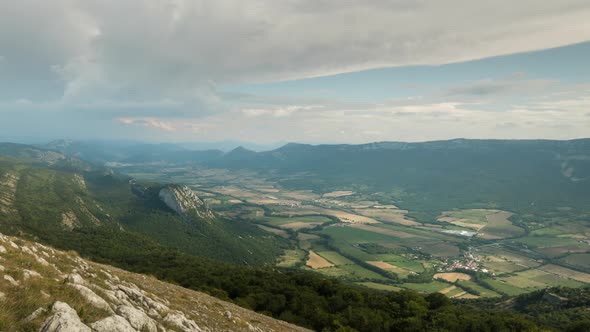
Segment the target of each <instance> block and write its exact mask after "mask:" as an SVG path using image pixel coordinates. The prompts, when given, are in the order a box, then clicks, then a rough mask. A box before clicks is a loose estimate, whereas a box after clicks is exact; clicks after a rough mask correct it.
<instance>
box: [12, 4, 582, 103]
mask: <svg viewBox="0 0 590 332" xmlns="http://www.w3.org/2000/svg"><path fill="white" fill-rule="evenodd" d="M589 16H590V4H589V3H588V2H587V1H585V0H563V1H559V2H556V1H543V2H539V1H534V0H527V1H518V2H514V1H508V0H498V1H494V2H493V3H490V2H485V1H468V0H449V1H444V2H443V1H408V0H398V1H363V2H358V1H345V2H343V1H328V0H324V1H316V0H314V1H311V0H303V1H271V0H254V1H248V2H244V1H238V0H215V1H212V0H209V1H206V0H190V1H189V0H161V1H143V0H126V1H102V0H84V1H74V0H57V1H51V2H46V1H43V2H38V1H32V0H18V1H17V0H8V1H2V2H1V3H0V49H2V50H8V53H7V54H3V56H4V57H5V58H6V59H5V61H8V62H9V63H10V64H11V66H13V68H14V69H13V72H12V74H13V75H12V77H10V76H5V77H6V79H9V78H14V77H16V76H21V77H22V78H23V79H31V80H33V79H39V78H40V77H39V76H43V77H44V78H45V79H47V80H51V78H53V79H55V77H52V76H51V75H52V73H53V75H55V74H56V73H57V74H59V77H60V78H62V79H63V80H64V85H65V87H64V90H63V91H62V92H63V94H64V96H65V97H66V98H75V97H76V96H78V97H79V98H104V97H105V96H108V97H109V98H114V97H117V98H125V99H133V98H136V99H142V98H145V97H146V96H151V97H153V96H154V95H155V94H158V95H163V96H167V97H170V98H176V99H182V100H186V101H187V102H188V103H190V102H193V101H200V100H201V99H203V98H205V99H206V98H208V97H210V94H209V93H208V92H205V94H206V95H207V96H205V97H203V96H202V91H207V90H208V89H209V90H210V86H211V84H212V82H215V83H220V82H233V81H248V82H251V81H260V80H277V79H287V78H300V77H310V76H317V75H323V74H327V73H339V72H345V71H353V70H359V69H366V68H375V67H382V66H402V65H409V64H440V63H447V62H454V61H462V60H466V59H475V58H482V57H489V56H494V55H499V54H509V53H514V52H522V51H530V50H536V49H543V48H547V47H556V46H560V45H566V44H571V43H576V42H581V41H586V40H590V26H589V25H588V24H587V18H588V17H589ZM22 75H25V76H22ZM215 83H213V84H215ZM24 93H25V92H23V94H24ZM20 97H27V96H20ZM32 99H34V98H32ZM214 102H215V101H214ZM207 106H209V105H207ZM200 111H203V110H200Z"/></svg>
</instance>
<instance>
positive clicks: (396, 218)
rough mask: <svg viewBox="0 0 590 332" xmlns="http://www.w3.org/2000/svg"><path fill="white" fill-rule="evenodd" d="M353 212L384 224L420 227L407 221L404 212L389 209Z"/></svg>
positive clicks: (413, 222) (356, 210)
mask: <svg viewBox="0 0 590 332" xmlns="http://www.w3.org/2000/svg"><path fill="white" fill-rule="evenodd" d="M354 212H356V213H359V214H362V215H364V216H366V217H371V218H376V219H379V220H381V221H384V222H391V223H396V224H400V225H404V226H420V225H421V224H420V223H418V222H416V221H414V220H411V219H408V218H407V217H406V214H407V213H408V211H406V210H396V209H391V208H379V209H376V208H369V209H355V210H354Z"/></svg>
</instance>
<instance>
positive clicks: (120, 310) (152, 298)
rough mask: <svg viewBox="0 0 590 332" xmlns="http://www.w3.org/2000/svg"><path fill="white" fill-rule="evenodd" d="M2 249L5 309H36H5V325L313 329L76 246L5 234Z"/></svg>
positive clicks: (47, 329) (167, 331) (63, 330)
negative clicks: (94, 258) (68, 248)
mask: <svg viewBox="0 0 590 332" xmlns="http://www.w3.org/2000/svg"><path fill="white" fill-rule="evenodd" d="M15 242H16V243H18V245H17V244H16V243H15ZM13 244H14V245H13ZM0 247H1V248H4V250H0V262H2V265H1V267H2V269H0V270H2V271H0V301H1V304H2V307H7V308H10V307H13V306H15V307H16V306H18V305H22V303H27V305H29V306H31V308H32V309H31V311H30V312H25V313H3V314H6V315H3V317H2V318H3V319H2V321H1V322H0V329H2V328H4V327H9V330H10V331H29V330H32V329H33V330H38V331H41V332H74V331H75V332H91V331H93V332H103V331H115V332H140V331H141V332H172V331H176V332H200V331H206V332H211V331H260V332H263V331H269V332H270V331H307V330H305V329H303V328H299V327H297V326H294V325H291V324H288V323H285V322H282V321H279V320H276V319H273V318H270V317H266V316H263V315H261V314H257V313H255V312H252V311H249V310H246V309H243V308H240V307H238V306H236V305H234V304H231V303H227V302H224V301H221V300H219V299H216V298H213V297H211V296H208V295H206V294H203V293H199V292H195V291H192V290H188V289H184V288H182V287H179V286H175V285H171V284H167V283H165V282H161V281H159V280H157V279H155V278H153V277H147V276H145V275H141V274H135V273H130V272H126V271H123V270H120V269H117V268H114V267H111V266H107V265H100V264H96V263H92V262H89V261H86V260H84V259H81V258H80V257H78V256H77V255H75V254H74V253H71V252H61V251H59V250H54V249H52V248H49V247H47V246H44V245H41V244H38V243H33V242H28V241H25V240H22V239H16V238H14V237H9V236H4V235H2V234H0ZM41 256H42V257H45V258H46V261H44V262H43V263H42V262H40V261H39V260H38V259H39V257H41ZM46 264H47V265H46ZM33 268H34V270H33ZM44 287H45V288H44ZM33 290H36V291H33Z"/></svg>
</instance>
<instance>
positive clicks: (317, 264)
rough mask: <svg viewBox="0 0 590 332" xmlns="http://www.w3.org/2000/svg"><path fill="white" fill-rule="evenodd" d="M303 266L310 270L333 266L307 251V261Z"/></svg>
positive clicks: (311, 251)
mask: <svg viewBox="0 0 590 332" xmlns="http://www.w3.org/2000/svg"><path fill="white" fill-rule="evenodd" d="M305 265H307V266H309V267H311V268H312V269H323V268H326V267H332V266H334V264H332V263H330V262H329V261H327V260H326V259H325V258H323V257H322V256H320V255H318V254H316V253H315V252H314V251H313V250H310V251H309V259H308V260H307V262H306V263H305Z"/></svg>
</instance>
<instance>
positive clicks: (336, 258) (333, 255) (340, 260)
mask: <svg viewBox="0 0 590 332" xmlns="http://www.w3.org/2000/svg"><path fill="white" fill-rule="evenodd" d="M318 255H320V256H322V257H324V258H325V259H327V260H328V261H330V263H332V264H334V265H336V266H339V265H354V262H353V261H351V260H349V259H348V258H346V257H344V256H342V255H340V254H339V253H337V252H335V251H319V252H318Z"/></svg>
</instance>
